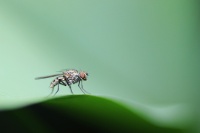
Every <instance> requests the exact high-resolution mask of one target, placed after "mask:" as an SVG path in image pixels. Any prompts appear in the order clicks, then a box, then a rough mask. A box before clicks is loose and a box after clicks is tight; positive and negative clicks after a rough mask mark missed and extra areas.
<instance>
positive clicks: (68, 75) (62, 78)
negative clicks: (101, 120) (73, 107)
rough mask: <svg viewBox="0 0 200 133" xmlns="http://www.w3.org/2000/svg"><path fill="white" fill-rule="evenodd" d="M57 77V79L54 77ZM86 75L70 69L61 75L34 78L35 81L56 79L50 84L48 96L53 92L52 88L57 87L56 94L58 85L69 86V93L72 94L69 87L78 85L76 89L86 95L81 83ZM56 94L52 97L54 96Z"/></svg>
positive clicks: (85, 78)
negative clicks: (50, 90) (50, 89)
mask: <svg viewBox="0 0 200 133" xmlns="http://www.w3.org/2000/svg"><path fill="white" fill-rule="evenodd" d="M56 76H57V77H56ZM87 76H88V73H87V72H84V71H80V72H79V71H78V70H75V69H70V70H65V71H63V72H62V73H61V74H54V75H49V76H43V77H37V78H35V79H36V80H38V79H45V78H51V77H56V78H55V79H54V80H53V81H52V82H51V83H50V88H52V92H51V93H50V94H49V95H51V94H52V93H53V91H54V87H55V86H56V85H58V89H57V91H56V93H57V92H58V91H59V85H63V86H69V88H70V91H71V93H72V94H73V91H72V88H71V85H72V84H76V83H78V87H79V88H80V90H81V91H82V92H83V93H84V94H86V93H88V92H87V91H86V90H84V89H83V83H82V81H86V80H87ZM56 93H55V94H54V95H56Z"/></svg>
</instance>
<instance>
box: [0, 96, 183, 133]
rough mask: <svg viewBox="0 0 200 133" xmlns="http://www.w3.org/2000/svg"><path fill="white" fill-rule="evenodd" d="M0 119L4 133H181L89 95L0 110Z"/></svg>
mask: <svg viewBox="0 0 200 133" xmlns="http://www.w3.org/2000/svg"><path fill="white" fill-rule="evenodd" d="M0 117H1V119H0V124H1V131H2V130H3V131H6V132H22V131H23V132H37V133H38V132H42V133H44V132H48V133H51V132H52V133H54V132H61V131H65V132H69V131H73V132H77V131H78V132H109V133H111V132H113V133H116V132H120V133H128V132H131V133H133V132H136V133H139V132H148V133H149V132H152V133H161V132H162V133H182V132H183V129H178V128H169V127H161V126H158V125H155V124H153V123H151V122H149V121H148V120H146V119H145V118H144V117H142V116H141V115H139V114H137V113H136V112H134V111H132V110H130V109H128V108H127V107H125V106H123V105H121V104H119V103H117V102H114V101H113V100H109V99H106V98H102V97H97V96H90V95H72V96H64V97H58V98H53V99H49V100H46V101H43V102H39V103H36V104H32V105H29V106H26V107H22V108H19V109H12V110H4V111H1V112H0ZM11 127H12V128H11Z"/></svg>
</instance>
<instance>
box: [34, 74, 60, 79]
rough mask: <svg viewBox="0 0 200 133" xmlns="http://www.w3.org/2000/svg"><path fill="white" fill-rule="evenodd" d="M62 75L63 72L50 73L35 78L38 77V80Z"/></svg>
mask: <svg viewBox="0 0 200 133" xmlns="http://www.w3.org/2000/svg"><path fill="white" fill-rule="evenodd" d="M60 75H62V74H54V75H49V76H42V77H37V78H35V79H36V80H37V79H45V78H51V77H55V76H60Z"/></svg>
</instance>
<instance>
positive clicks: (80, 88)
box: [78, 81, 85, 94]
mask: <svg viewBox="0 0 200 133" xmlns="http://www.w3.org/2000/svg"><path fill="white" fill-rule="evenodd" d="M78 87H79V88H80V90H81V91H82V92H83V93H84V94H85V92H84V91H83V90H82V88H81V86H80V81H79V82H78Z"/></svg>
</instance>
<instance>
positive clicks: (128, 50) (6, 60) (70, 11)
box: [0, 0, 199, 106]
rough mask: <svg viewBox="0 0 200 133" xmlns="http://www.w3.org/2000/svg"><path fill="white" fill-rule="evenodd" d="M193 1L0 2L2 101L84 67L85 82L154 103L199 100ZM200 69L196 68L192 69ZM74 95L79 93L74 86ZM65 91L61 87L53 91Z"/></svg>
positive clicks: (102, 91)
mask: <svg viewBox="0 0 200 133" xmlns="http://www.w3.org/2000/svg"><path fill="white" fill-rule="evenodd" d="M197 5H198V4H197V1H193V0H151V1H150V0H142V1H141V0H125V1H122V0H121V1H120V0H99V1H97V0H70V1H69V0H67V1H64V0H57V1H53V0H52V1H47V0H34V1H27V0H18V1H17V0H4V1H2V0H1V1H0V46H1V47H0V49H1V54H0V60H1V65H0V74H1V88H0V105H1V106H7V105H12V104H15V103H20V102H28V101H31V100H32V99H37V98H43V97H45V96H47V95H48V94H49V93H50V89H49V88H48V87H49V84H50V82H51V81H52V80H53V79H45V80H39V81H35V80H34V78H35V77H38V76H44V75H49V74H55V73H57V72H56V71H59V70H61V69H65V68H76V69H78V70H85V71H87V72H88V73H89V74H90V76H89V78H88V81H87V82H84V87H85V89H86V90H87V91H89V92H91V93H92V94H93V95H102V96H111V97H115V98H118V99H123V100H125V101H129V102H138V103H143V104H147V105H154V106H168V105H174V104H188V105H191V106H193V104H191V103H195V101H197V97H198V95H199V94H198V93H199V91H198V90H197V89H198V87H199V83H198V79H199V70H198V69H199V68H198V66H199V63H197V61H199V60H198V57H199V54H198V52H199V44H198V43H199V41H198V40H197V39H198V37H199V36H198V35H199V32H198V29H197V27H198V26H199V24H198V15H199V12H198V10H197V8H198V7H197ZM197 68H198V69H197ZM73 90H74V92H75V93H77V94H79V93H81V92H80V90H79V89H78V87H77V86H76V85H74V86H73ZM66 94H70V91H69V89H68V88H66V87H62V88H61V90H60V92H59V93H58V95H66Z"/></svg>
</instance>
